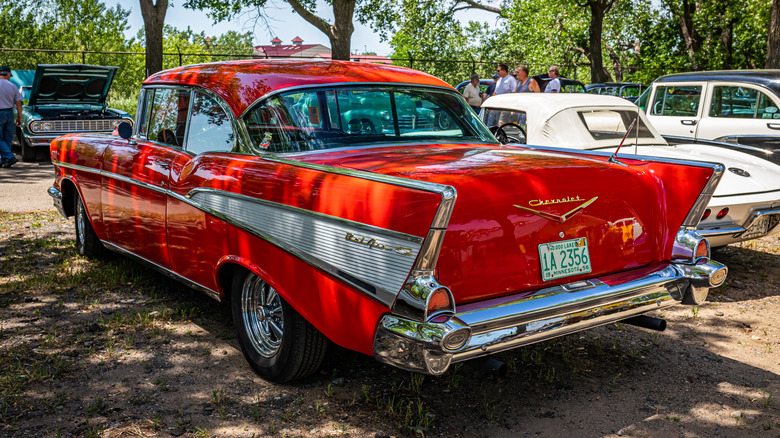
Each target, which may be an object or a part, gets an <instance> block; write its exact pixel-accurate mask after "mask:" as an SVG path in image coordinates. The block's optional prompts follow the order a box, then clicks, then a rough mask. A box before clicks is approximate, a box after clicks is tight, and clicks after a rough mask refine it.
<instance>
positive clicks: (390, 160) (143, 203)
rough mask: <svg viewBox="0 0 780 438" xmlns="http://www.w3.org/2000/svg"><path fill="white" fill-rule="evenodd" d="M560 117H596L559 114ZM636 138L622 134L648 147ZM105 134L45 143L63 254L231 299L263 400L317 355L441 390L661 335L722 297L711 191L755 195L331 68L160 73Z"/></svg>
mask: <svg viewBox="0 0 780 438" xmlns="http://www.w3.org/2000/svg"><path fill="white" fill-rule="evenodd" d="M58 83H63V84H64V82H58ZM528 94H530V93H528ZM514 96H518V95H514ZM514 96H497V97H493V98H490V99H488V101H487V102H486V104H489V105H492V104H494V103H496V102H502V100H501V99H507V98H509V97H514ZM537 97H541V96H537ZM544 97H545V98H547V99H549V98H550V97H551V96H550V95H546V96H544ZM575 97H582V98H585V97H590V98H593V97H595V98H598V97H604V96H586V95H582V96H576V95H574V94H561V95H560V96H558V97H557V99H569V98H575ZM557 99H556V100H557ZM614 99H616V100H619V99H617V98H614ZM561 102H562V103H563V102H564V101H563V100H561ZM620 102H621V103H622V102H626V103H627V101H620ZM489 105H488V107H489ZM629 105H630V104H629ZM510 109H511V108H510ZM504 110H506V108H502V109H501V111H504ZM540 111H542V109H541V108H540ZM545 111H546V110H545ZM627 111H628V112H630V111H629V110H628V109H626V108H625V107H624V106H621V105H618V104H615V105H614V106H612V107H610V109H609V111H607V112H606V113H605V114H600V113H599V112H598V109H597V108H596V109H591V110H587V111H584V112H583V111H574V112H570V113H566V114H567V115H568V116H567V117H568V119H567V120H566V121H567V122H568V123H569V125H567V126H566V127H565V128H566V129H569V130H570V131H571V135H572V136H574V135H575V130H574V129H571V128H572V127H571V125H572V124H573V121H577V120H581V121H583V122H581V123H587V124H588V125H587V127H588V129H587V130H584V131H580V132H581V134H582V136H585V135H587V136H592V137H593V144H594V145H599V146H600V145H602V144H603V143H599V142H600V141H603V142H604V143H606V142H607V141H608V142H612V143H611V144H612V145H613V146H614V142H615V138H617V137H619V136H622V135H623V133H624V131H625V132H628V133H630V134H632V135H633V132H634V131H633V130H631V129H629V128H627V127H626V126H625V125H626V124H627V122H628V121H629V118H630V115H629V114H627ZM633 113H636V111H633ZM540 114H541V113H540ZM525 115H526V116H527V117H528V119H527V120H528V121H527V122H526V123H525V124H523V122H521V121H520V120H519V119H517V121H516V122H510V121H509V118H512V117H515V116H519V111H515V113H514V114H512V113H507V114H506V115H505V117H504V118H501V117H499V120H501V121H502V123H504V124H503V125H502V126H501V127H500V128H496V129H497V131H496V134H497V135H498V137H500V138H502V139H503V140H504V141H505V142H506V140H507V139H508V138H510V137H512V136H513V135H514V136H516V138H514V140H517V141H518V142H520V141H521V140H522V138H524V137H525V136H531V135H535V132H536V129H534V130H533V132H534V134H532V133H531V132H530V128H529V126H532V125H533V126H536V125H534V124H535V123H537V122H536V121H535V120H536V116H535V113H534V112H533V111H531V110H528V111H527V113H526V114H525ZM540 117H541V116H540ZM545 117H546V116H545ZM542 118H543V117H542ZM640 119H641V121H642V123H643V125H640V129H636V131H637V136H639V137H641V139H642V141H643V142H647V143H650V142H653V143H662V142H663V140H662V139H660V137H659V136H658V135H657V133H656V132H655V131H654V130H653V129H652V127H650V125H649V123H647V121H646V120H645V119H644V117H640ZM507 123H508V124H507ZM512 123H515V124H514V126H515V127H516V128H517V129H516V132H514V133H512V132H510V130H509V127H510V124H512ZM555 123H556V124H555V125H554V126H555V127H558V126H560V125H559V124H558V122H555ZM523 127H525V129H521V128H523ZM116 134H117V135H111V134H106V133H98V132H86V133H73V134H67V135H63V136H61V137H58V138H56V139H55V140H54V141H52V142H51V146H50V151H51V159H52V162H53V163H54V166H55V173H56V177H55V181H54V185H53V186H52V187H51V188H50V189H49V194H50V195H51V196H52V198H53V200H54V203H55V205H56V207H57V208H58V209H59V211H60V212H61V213H62V214H63V215H64V216H66V217H74V218H75V231H76V248H77V250H78V252H79V253H80V254H82V255H85V256H89V257H102V256H103V255H105V253H106V251H109V250H110V251H115V252H119V253H122V254H126V255H128V256H130V257H133V258H135V259H137V260H140V261H142V262H143V263H146V264H148V265H150V266H153V267H154V268H156V269H158V270H159V271H161V272H163V273H165V274H166V275H169V276H171V277H173V278H175V279H177V280H180V281H181V282H183V283H184V284H186V285H188V286H190V287H192V288H193V289H196V290H199V291H201V292H204V293H206V294H208V295H209V296H211V297H213V298H215V299H217V300H221V301H223V300H224V301H227V302H228V303H229V304H230V306H231V308H232V313H233V319H234V323H235V329H236V332H237V334H238V340H239V344H240V345H241V349H242V351H243V353H244V356H245V357H246V359H247V361H248V363H249V364H250V366H251V367H252V368H253V369H254V370H255V371H256V372H257V373H258V374H260V375H261V376H263V377H265V378H266V379H269V380H272V381H277V382H286V381H291V380H295V379H300V378H303V377H305V376H307V375H310V374H311V373H313V372H314V371H316V369H317V368H318V366H319V364H320V362H321V361H322V359H323V356H324V353H325V351H326V348H327V346H328V344H329V343H335V344H338V345H340V346H342V347H346V348H349V349H352V350H355V351H359V352H362V353H365V354H368V355H373V356H374V357H375V358H376V359H377V360H378V361H380V362H382V363H385V364H389V365H392V366H395V367H399V368H402V369H405V370H411V371H416V372H421V373H427V374H433V375H439V374H442V373H444V372H446V371H447V370H448V369H449V368H450V367H451V366H452V364H454V363H457V362H462V361H466V360H471V359H475V358H482V357H486V356H488V355H491V354H493V353H496V352H499V351H503V350H507V349H511V348H517V347H520V346H523V345H527V344H530V343H535V342H539V341H542V340H546V339H550V338H553V337H557V336H562V335H565V334H570V333H575V332H578V331H582V330H586V329H589V328H592V327H596V326H599V325H603V324H609V323H612V322H615V321H623V322H626V323H630V324H634V325H638V326H642V327H646V328H651V329H663V327H664V326H665V322H664V321H663V320H659V319H658V318H653V317H650V316H646V315H644V314H645V313H646V312H648V311H650V310H655V309H659V308H663V307H666V306H671V305H675V304H679V303H683V304H699V303H702V302H703V301H704V300H705V299H706V297H707V294H708V291H709V289H710V288H712V287H717V286H719V285H721V284H723V282H724V281H725V278H726V275H727V268H726V267H725V266H723V265H722V264H720V263H718V262H716V261H714V260H711V259H710V243H709V242H708V239H707V238H706V237H704V236H702V235H701V233H700V231H701V230H704V228H705V227H704V225H705V224H706V223H707V222H706V218H705V216H706V215H707V211H708V210H707V209H708V206H710V208H712V207H711V206H713V205H716V202H719V201H714V200H716V199H717V197H718V196H719V195H720V194H721V192H720V191H719V190H721V188H720V186H719V183H721V181H722V182H723V183H727V182H729V181H730V180H732V179H734V178H745V180H746V181H751V182H753V181H754V180H755V181H757V180H758V177H759V176H760V175H758V176H757V177H751V178H752V179H751V178H748V177H746V176H743V175H738V174H736V173H734V172H733V171H732V170H730V169H728V168H727V166H724V165H723V164H721V163H718V162H707V161H708V160H705V161H700V160H699V158H701V157H700V156H690V157H689V156H685V155H684V154H682V153H681V154H679V155H676V156H668V157H648V156H644V155H631V154H626V153H624V152H623V151H622V150H621V152H620V153H618V154H613V153H610V152H604V151H591V150H575V149H571V148H569V149H564V148H560V147H558V146H559V145H557V144H552V143H555V142H552V141H551V142H548V143H541V145H539V146H536V145H534V146H527V145H523V144H503V142H499V141H497V140H496V137H495V136H494V135H493V133H491V131H490V130H489V129H488V127H486V126H485V124H484V123H483V122H482V121H481V120H480V118H479V117H478V115H477V114H475V113H474V112H473V111H472V110H471V108H470V107H469V106H468V105H467V103H466V102H465V101H464V99H463V98H462V96H461V95H460V94H459V93H458V92H457V91H456V90H455V89H453V88H452V87H450V86H449V85H448V84H446V83H445V82H443V81H441V80H439V79H437V78H435V77H433V76H430V75H427V74H424V73H421V72H418V71H414V70H411V69H405V68H401V67H395V66H381V65H371V64H361V63H351V62H339V61H332V62H331V61H328V62H325V61H320V62H308V61H266V60H247V61H232V62H224V63H211V64H203V65H196V66H184V67H179V68H175V69H171V70H166V71H163V72H159V73H156V74H154V75H152V76H151V77H149V78H148V79H147V80H146V81H145V82H144V84H143V87H142V88H141V92H140V96H139V105H138V110H137V112H136V114H135V123H134V124H130V123H121V124H120V125H119V126H118V129H117V133H116ZM529 138H532V137H529ZM584 140H585V139H584V138H580V139H579V140H571V144H575V143H577V141H584ZM539 141H540V142H541V141H542V140H541V139H540V140H539ZM624 148H627V147H626V146H624ZM705 158H706V157H705ZM709 161H711V160H709ZM752 164H754V166H753V167H747V164H745V168H742V169H741V170H742V171H744V172H755V173H756V174H762V172H763V171H764V170H763V168H761V166H760V165H759V164H756V163H752ZM735 205H736V204H735ZM734 208H735V209H736V207H734ZM735 213H736V212H735ZM735 213H734V214H735ZM715 214H719V213H718V212H715ZM770 216H772V217H774V216H773V215H770ZM703 218H705V219H704V220H703ZM770 225H771V224H770ZM697 229H698V230H700V231H697ZM748 231H749V232H756V230H754V229H753V228H752V226H751V228H750V230H744V231H743V233H744V232H748Z"/></svg>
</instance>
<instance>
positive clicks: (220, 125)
mask: <svg viewBox="0 0 780 438" xmlns="http://www.w3.org/2000/svg"><path fill="white" fill-rule="evenodd" d="M237 144H238V138H237V135H236V127H235V120H234V118H233V117H232V116H231V112H230V111H229V110H228V107H227V105H226V104H225V103H224V101H222V100H221V99H220V98H219V97H217V96H216V95H213V94H211V93H208V92H206V91H204V90H198V89H196V90H193V93H192V105H191V108H190V115H189V121H188V122H187V133H186V137H185V139H184V144H183V146H184V148H183V150H182V151H181V155H180V156H179V157H177V158H176V162H175V163H174V164H173V165H172V166H171V176H170V184H171V186H170V190H171V196H169V197H168V209H167V220H168V222H167V234H168V248H169V252H170V255H171V270H172V271H173V272H175V273H177V274H179V275H182V276H184V277H186V278H189V279H191V280H192V281H194V282H196V283H197V284H201V285H206V286H207V287H214V286H213V285H210V281H213V275H212V274H213V271H214V266H213V263H214V260H218V259H219V258H220V257H221V256H222V255H223V254H222V253H220V251H223V250H222V246H223V242H222V241H221V240H220V239H221V238H222V237H223V234H224V230H225V226H226V224H225V222H224V221H222V220H220V219H218V218H216V217H214V216H212V215H209V214H207V213H206V212H204V211H202V210H199V209H197V208H195V207H194V206H192V205H190V204H189V203H187V202H184V201H183V200H182V199H183V198H185V197H186V196H187V195H188V194H189V193H190V191H191V190H192V189H197V188H199V187H201V186H202V185H204V184H205V183H206V180H210V179H216V180H219V181H221V184H220V185H221V188H222V189H224V190H227V191H231V190H232V188H231V185H232V184H240V182H239V181H237V180H236V179H235V178H234V176H233V175H231V174H230V173H229V172H228V173H221V172H220V171H218V170H215V169H225V168H230V163H231V162H232V160H233V159H234V158H235V157H236V156H235V155H234V154H230V153H229V152H232V151H234V150H235V149H236V147H237ZM204 242H209V243H208V244H204Z"/></svg>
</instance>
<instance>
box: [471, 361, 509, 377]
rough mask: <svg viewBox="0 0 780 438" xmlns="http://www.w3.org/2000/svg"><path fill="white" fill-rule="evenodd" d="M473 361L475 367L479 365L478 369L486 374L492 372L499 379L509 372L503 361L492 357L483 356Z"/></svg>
mask: <svg viewBox="0 0 780 438" xmlns="http://www.w3.org/2000/svg"><path fill="white" fill-rule="evenodd" d="M474 363H475V365H477V367H479V369H480V370H482V371H484V372H486V373H488V374H492V375H494V376H496V377H498V378H499V379H503V378H504V377H506V375H507V373H508V372H509V369H508V368H507V366H506V364H505V363H504V362H501V361H500V360H496V359H493V358H492V357H483V358H481V359H477V360H475V361H474Z"/></svg>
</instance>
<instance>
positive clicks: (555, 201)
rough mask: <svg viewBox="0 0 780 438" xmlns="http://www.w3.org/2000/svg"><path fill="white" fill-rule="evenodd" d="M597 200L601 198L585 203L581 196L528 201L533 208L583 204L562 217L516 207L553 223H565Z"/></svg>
mask: <svg viewBox="0 0 780 438" xmlns="http://www.w3.org/2000/svg"><path fill="white" fill-rule="evenodd" d="M596 199H599V197H598V196H594V197H592V198H590V199H588V200H587V201H585V200H583V199H581V198H580V197H579V196H575V197H571V196H569V197H566V198H561V199H548V200H541V199H534V200H531V201H528V205H531V206H533V207H536V206H541V205H550V204H563V203H567V202H582V204H580V205H578V206H576V207H574V208H573V209H571V210H569V211H567V212H566V213H564V214H562V215H557V214H555V213H548V212H546V211H539V210H534V209H533V208H528V207H523V206H522V205H516V204H515V207H517V208H519V209H520V210H525V211H530V212H531V213H533V214H535V215H537V216H541V217H543V218H545V219H549V220H551V221H555V222H559V223H564V222H566V220H567V219H569V218H570V217H572V216H574V215H575V214H577V213H578V212H579V211H580V210H582V209H583V208H585V207H587V206H589V205H590V204H593V202H595V201H596Z"/></svg>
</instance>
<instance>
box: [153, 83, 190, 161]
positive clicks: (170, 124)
mask: <svg viewBox="0 0 780 438" xmlns="http://www.w3.org/2000/svg"><path fill="white" fill-rule="evenodd" d="M189 107H190V92H189V90H177V89H173V88H158V89H156V90H155V92H154V99H153V100H152V108H151V112H150V115H149V130H148V132H147V137H148V138H149V140H152V141H157V142H159V143H165V144H169V145H171V146H177V147H181V145H183V144H184V135H185V133H186V131H187V112H188V111H189Z"/></svg>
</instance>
